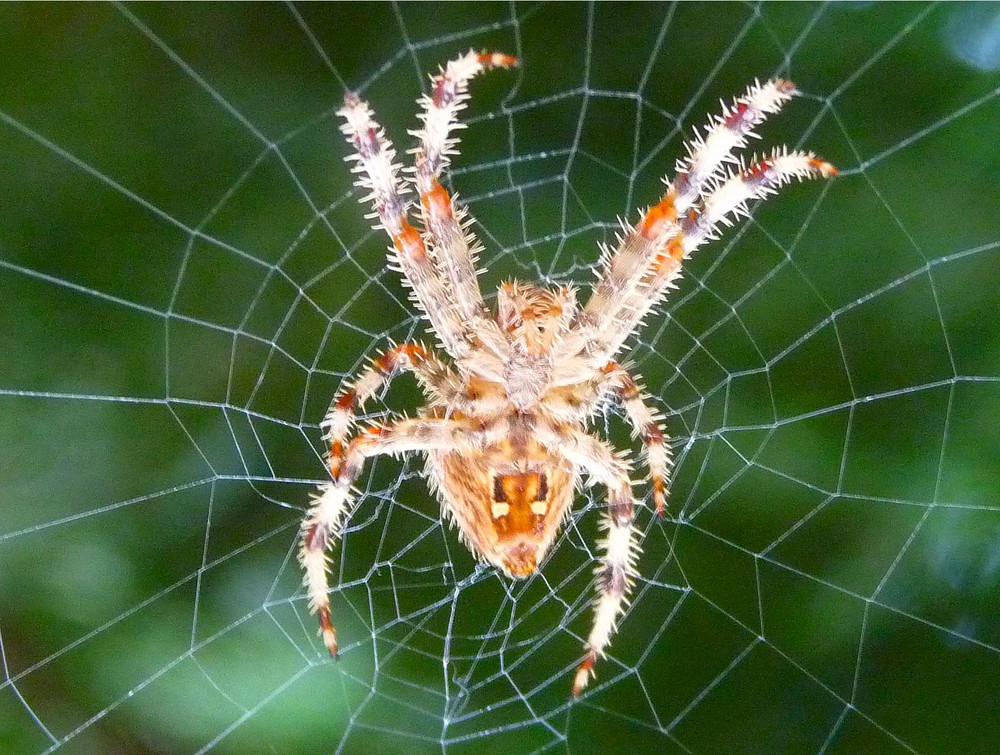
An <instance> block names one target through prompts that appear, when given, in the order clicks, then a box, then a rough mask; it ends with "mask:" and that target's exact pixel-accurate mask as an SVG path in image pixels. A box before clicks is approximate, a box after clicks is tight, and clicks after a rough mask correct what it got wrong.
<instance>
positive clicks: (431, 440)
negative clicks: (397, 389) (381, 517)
mask: <svg viewBox="0 0 1000 755" xmlns="http://www.w3.org/2000/svg"><path fill="white" fill-rule="evenodd" d="M478 442H480V441H479V439H478V434H477V432H476V430H475V429H474V428H471V427H470V426H469V425H468V424H467V423H464V422H460V421H456V420H449V419H400V420H396V421H394V422H390V423H388V424H385V425H372V426H370V427H367V428H365V429H364V430H362V431H361V432H360V433H359V434H358V435H357V436H356V437H355V438H354V439H353V440H352V441H351V442H350V444H349V445H348V447H347V450H346V452H345V453H344V454H343V456H342V458H341V459H340V462H339V463H338V464H337V465H336V470H334V468H333V467H334V465H333V464H332V463H331V469H330V473H331V477H332V479H331V481H330V482H328V483H326V484H325V485H323V486H322V487H321V488H320V492H319V495H317V496H315V497H314V498H313V502H312V505H311V506H310V508H309V512H308V513H307V514H306V516H305V519H304V520H303V522H302V544H301V547H300V549H299V562H300V563H301V565H302V568H303V571H304V572H305V579H304V583H305V586H306V591H307V592H308V595H309V608H310V610H311V611H312V612H314V613H318V614H319V625H320V631H321V633H322V635H323V642H324V643H325V644H326V647H327V650H329V652H330V655H331V656H333V657H336V656H337V651H338V646H337V631H336V629H334V626H333V622H332V620H331V618H330V596H329V583H328V581H327V568H328V559H327V555H326V553H327V550H328V549H329V548H330V546H331V545H332V544H333V541H334V540H335V539H336V538H337V537H338V536H339V535H340V531H341V525H342V524H343V522H344V518H345V516H348V515H349V514H350V511H349V509H350V508H351V507H352V504H353V502H354V497H353V496H352V494H351V485H353V484H354V481H355V480H356V479H357V478H358V475H359V474H361V470H362V468H363V466H364V462H365V459H367V458H368V457H370V456H377V455H382V454H402V453H407V452H410V451H424V452H426V451H432V450H441V451H462V450H471V449H472V448H473V447H475V445H476V444H477V443H478Z"/></svg>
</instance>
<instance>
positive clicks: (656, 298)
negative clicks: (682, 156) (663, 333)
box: [602, 149, 837, 356]
mask: <svg viewBox="0 0 1000 755" xmlns="http://www.w3.org/2000/svg"><path fill="white" fill-rule="evenodd" d="M835 175H837V169H836V168H834V167H833V166H832V165H831V164H830V163H828V162H826V161H824V160H821V159H819V158H817V157H816V156H815V155H814V154H813V153H811V152H801V151H793V152H789V151H787V150H785V149H776V150H774V151H773V152H772V153H771V155H770V156H768V157H763V158H761V159H756V158H754V161H753V162H752V163H751V164H750V165H749V166H746V167H744V164H743V163H742V162H741V163H738V169H737V170H735V171H730V172H728V173H727V174H726V175H725V176H724V177H723V178H722V179H720V180H718V181H715V182H713V183H714V188H713V190H712V192H711V193H710V194H708V195H707V196H706V197H705V199H704V202H703V205H702V208H701V211H700V212H698V211H697V210H691V211H690V212H689V213H688V214H687V215H686V216H685V217H684V219H683V220H681V221H680V222H679V223H678V225H679V230H678V231H677V232H676V235H674V236H672V237H671V238H670V240H669V241H668V242H667V243H666V245H665V246H663V247H661V249H660V250H659V251H658V252H657V254H656V256H655V259H654V260H653V262H652V264H651V265H650V267H649V269H648V270H647V271H646V273H645V275H644V276H643V278H642V281H641V284H640V286H639V287H638V288H637V289H636V290H635V291H633V292H632V294H631V295H630V296H628V297H626V298H625V299H624V300H623V302H622V306H621V309H620V312H619V314H618V316H617V317H616V324H615V329H614V332H613V333H610V334H608V335H610V336H612V337H610V338H606V340H605V343H604V349H605V352H602V353H607V354H608V356H610V355H611V354H613V353H614V352H615V351H617V350H618V348H620V347H621V345H622V343H624V341H625V339H626V338H627V337H628V336H629V334H630V333H632V332H633V331H634V330H635V329H636V328H638V327H639V326H640V325H641V324H642V321H643V319H644V318H645V316H646V315H647V314H648V313H649V312H650V310H651V309H653V308H654V307H655V306H656V305H657V304H658V303H659V302H660V301H661V300H662V299H663V297H664V296H666V294H667V292H668V291H669V289H670V288H672V284H673V282H674V281H675V280H676V279H677V278H678V277H679V276H680V273H681V266H682V264H683V262H684V260H685V259H686V258H687V257H688V255H690V254H691V252H693V251H695V250H696V249H698V248H699V247H700V246H702V245H704V244H705V243H706V242H708V241H711V240H713V239H715V238H717V237H718V236H719V235H720V233H721V230H722V227H723V226H730V225H732V224H733V223H734V222H735V220H736V219H737V218H739V217H741V216H742V217H747V216H749V214H750V211H749V209H748V207H747V203H748V202H750V201H752V200H759V199H766V198H767V197H768V196H770V195H773V194H776V193H777V191H778V189H780V188H781V187H782V186H784V185H785V184H787V183H790V182H791V181H792V180H794V179H798V180H804V179H807V178H830V177H833V176H835Z"/></svg>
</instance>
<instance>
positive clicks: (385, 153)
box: [299, 51, 836, 695]
mask: <svg viewBox="0 0 1000 755" xmlns="http://www.w3.org/2000/svg"><path fill="white" fill-rule="evenodd" d="M516 64H517V60H516V59H515V58H513V57H511V56H509V55H504V54H500V53H476V52H474V51H470V52H468V53H466V54H465V55H461V56H459V57H457V58H455V59H454V60H452V61H451V62H449V63H448V64H447V65H446V66H445V67H444V68H443V69H441V70H440V72H439V73H438V75H436V76H433V77H432V78H431V82H432V85H431V90H430V94H428V95H424V96H422V97H420V99H419V100H418V105H419V106H420V108H421V111H422V112H421V114H420V116H419V118H420V122H421V126H420V128H418V129H417V130H415V131H413V132H411V133H412V135H413V136H414V137H415V138H416V139H417V142H418V144H417V146H416V148H415V149H414V150H413V156H414V165H413V168H412V173H413V175H412V178H410V179H409V181H408V182H409V183H412V184H413V185H414V186H415V188H416V191H417V194H418V195H419V197H420V203H419V205H416V212H417V214H418V216H419V225H420V227H421V230H418V229H417V228H415V227H414V226H413V225H411V224H410V221H409V220H408V218H407V215H408V212H409V211H410V209H411V202H410V201H409V199H408V198H407V193H408V192H409V188H408V186H407V182H404V181H403V180H402V179H401V178H400V176H399V168H400V166H399V165H398V164H397V163H395V162H394V158H395V156H396V151H395V150H394V149H393V147H392V145H391V144H390V142H389V140H388V139H387V138H386V136H385V132H384V130H383V129H382V127H381V126H379V125H378V123H376V122H375V120H373V117H372V111H371V109H370V108H369V107H368V104H367V103H365V102H364V101H363V100H361V99H360V98H359V97H358V96H357V95H355V94H348V95H347V97H346V98H345V100H344V106H343V108H341V109H340V110H339V111H338V114H339V115H340V116H341V117H343V119H344V124H343V126H341V130H342V131H343V133H344V134H345V135H346V137H347V140H348V142H349V144H350V145H351V146H352V147H353V148H354V154H352V155H350V156H349V157H348V158H347V159H348V160H350V161H353V162H355V163H356V165H355V166H354V167H353V168H352V170H353V172H354V173H357V174H358V179H357V186H359V187H360V188H362V189H363V190H364V191H365V196H364V198H363V199H362V201H363V202H367V201H370V202H371V203H372V206H373V208H374V210H375V214H374V215H373V217H376V216H377V218H378V225H377V226H376V227H379V228H382V229H384V230H385V231H386V233H387V234H388V235H389V237H390V239H391V240H392V246H391V247H390V248H389V256H390V260H391V266H392V267H393V268H394V269H396V270H398V271H399V272H400V273H401V274H402V276H403V281H404V282H405V283H406V284H407V285H408V286H409V287H410V288H411V289H412V298H413V300H414V303H415V304H416V306H417V307H419V308H420V309H421V310H422V311H423V313H424V314H425V316H426V317H427V319H428V320H429V321H430V327H431V328H432V329H433V331H434V333H435V334H436V335H437V337H438V338H439V339H440V342H441V347H442V348H443V350H444V351H445V352H446V353H447V355H448V357H449V358H450V359H449V360H448V361H445V360H443V359H442V358H441V357H439V356H438V355H437V354H435V353H434V351H432V350H431V349H429V348H427V347H426V346H424V345H422V344H419V343H404V344H399V345H395V346H392V347H391V348H389V349H388V350H387V351H385V352H384V353H382V354H381V356H379V357H378V358H377V359H375V360H374V361H373V362H372V364H371V365H370V367H368V368H367V369H366V370H365V371H364V372H362V374H361V375H360V376H358V377H357V379H356V380H354V382H353V383H349V384H347V385H346V386H345V387H344V388H343V390H342V391H341V393H340V394H339V396H338V398H337V399H336V400H335V401H334V402H333V405H332V406H331V407H330V410H329V412H328V413H327V415H326V418H325V419H324V420H323V423H322V427H323V429H324V430H325V436H324V437H325V439H326V440H327V441H328V442H329V448H330V451H329V467H330V469H329V471H330V480H329V481H328V482H326V483H324V484H323V485H322V487H321V488H320V492H319V493H318V495H316V496H315V498H314V500H313V501H312V505H311V507H310V508H309V512H308V514H307V515H306V517H305V520H304V522H303V525H302V546H301V551H300V554H299V558H300V561H301V563H302V567H303V569H304V570H305V585H306V587H307V589H308V594H309V605H310V608H311V609H312V610H313V611H315V612H318V613H319V623H320V627H321V632H322V635H323V638H324V641H325V643H326V646H327V648H328V649H329V651H330V653H331V655H334V656H336V655H337V635H336V632H335V631H334V628H333V623H332V621H331V619H330V602H329V595H328V592H329V588H328V585H327V555H326V554H327V549H328V548H329V546H330V544H331V543H332V542H333V540H334V538H336V537H337V535H338V534H339V533H340V530H341V527H342V525H343V523H344V521H345V518H346V517H349V516H350V513H351V511H352V510H353V508H354V498H353V496H352V493H351V486H352V484H353V483H354V481H355V480H356V479H357V477H358V475H359V473H360V472H361V469H362V466H363V464H364V461H365V459H366V458H368V457H370V456H376V455H379V454H401V453H406V452H410V451H417V452H421V453H423V454H425V455H426V457H427V463H426V473H427V477H428V478H429V480H430V487H431V489H432V490H433V491H434V492H435V493H436V494H437V496H438V498H439V499H440V501H441V508H442V510H443V512H444V514H445V515H447V516H449V517H450V518H451V519H452V521H453V522H454V523H456V524H457V525H458V529H459V534H460V536H461V538H462V540H463V542H464V543H465V544H466V545H467V546H468V547H469V549H470V550H471V551H472V552H473V553H474V554H475V555H476V556H478V557H479V558H480V559H483V560H485V561H488V562H490V563H492V564H494V565H496V566H498V567H500V568H501V569H502V570H503V571H504V573H505V574H507V575H508V576H510V577H514V578H524V577H527V576H529V575H530V574H532V573H534V572H535V570H536V569H537V568H538V565H539V563H540V562H541V561H542V559H543V558H544V556H545V554H546V552H547V551H548V549H549V547H550V545H551V544H552V542H553V540H554V538H555V536H556V534H557V533H558V531H559V528H560V526H561V524H562V523H563V522H564V521H565V519H566V518H567V516H568V514H569V511H570V508H571V505H572V501H573V493H574V490H575V488H576V486H577V483H578V482H579V480H580V474H581V472H584V473H586V475H587V476H588V478H589V480H590V481H591V482H597V483H601V484H602V485H604V486H605V487H606V488H607V491H608V505H607V511H606V514H605V519H604V522H603V527H604V530H605V531H606V533H607V534H606V536H605V537H604V538H603V539H602V540H601V541H600V542H599V543H598V545H599V546H600V548H601V550H602V551H603V555H602V559H601V563H600V565H599V566H598V568H597V570H596V574H597V580H596V582H597V593H598V595H597V598H596V601H595V614H594V621H593V626H592V629H591V631H590V635H589V637H588V638H587V640H586V643H585V645H584V656H583V660H582V662H581V663H580V665H579V667H578V669H577V672H576V675H575V678H574V682H573V694H574V695H579V694H580V692H581V690H582V689H583V688H584V687H585V686H586V685H587V683H588V681H589V680H590V678H591V676H592V675H593V668H594V663H595V662H596V660H597V658H598V657H599V656H603V655H604V653H605V651H606V648H607V645H608V641H609V639H610V637H611V635H612V633H613V632H614V629H615V624H616V622H617V620H618V618H619V616H620V615H621V613H622V612H623V611H624V609H625V606H626V597H627V595H628V593H629V590H630V588H631V586H632V583H633V580H634V578H635V576H636V574H637V572H636V559H637V556H638V553H639V545H638V543H637V540H636V529H635V527H634V526H633V523H632V515H633V510H634V508H635V505H636V502H635V500H634V498H633V494H632V482H631V480H630V478H629V473H630V464H629V462H628V460H627V457H626V454H625V453H623V452H620V451H616V450H615V449H614V448H612V447H611V446H610V445H609V444H608V443H607V442H606V441H604V440H603V439H601V438H599V437H596V436H595V435H592V434H590V433H588V432H587V431H586V429H585V428H586V425H587V422H588V420H589V419H590V418H591V417H592V416H593V415H594V414H595V412H596V411H597V409H598V408H599V406H600V405H601V404H602V402H603V401H605V400H608V399H610V398H612V397H613V398H615V399H617V400H618V401H620V402H621V404H622V406H623V408H624V411H625V414H626V416H627V418H628V421H629V422H630V424H631V426H632V429H633V433H634V434H635V435H637V436H639V437H640V438H641V439H642V442H643V446H644V449H645V462H646V465H647V467H648V468H649V473H650V483H651V488H652V498H653V502H654V505H655V508H656V512H657V513H658V514H660V515H662V513H663V511H664V506H665V496H666V493H667V474H668V470H669V468H670V456H669V451H668V449H667V446H666V445H665V443H664V431H663V428H662V426H661V425H660V421H661V417H660V416H658V414H657V413H656V412H655V411H652V410H651V409H650V408H649V407H648V406H647V404H646V398H647V397H646V396H645V394H644V393H643V392H642V391H641V390H640V388H639V385H638V382H637V379H636V377H635V376H633V375H631V374H629V372H627V371H626V370H625V369H624V368H623V367H622V366H621V365H619V364H618V363H617V362H615V361H614V357H615V355H616V353H617V352H618V351H619V350H620V349H621V347H622V345H623V343H624V342H625V340H626V339H627V338H628V337H629V336H630V335H631V334H632V333H633V332H634V331H635V330H636V329H637V328H638V326H639V325H640V324H641V323H642V321H643V318H644V317H645V316H646V314H647V313H649V312H650V310H651V309H653V308H654V307H655V306H656V305H657V304H658V303H659V302H660V301H661V300H662V299H663V297H664V295H665V294H666V292H667V290H668V289H669V288H671V284H672V283H673V281H674V280H675V279H676V278H677V277H678V276H679V274H680V270H681V265H682V263H683V261H684V259H685V257H687V256H688V255H689V254H690V253H691V252H693V251H694V250H695V249H697V248H698V247H700V246H701V245H702V244H704V243H705V242H706V241H709V240H711V239H713V238H715V237H716V236H717V235H718V234H719V231H720V228H721V226H724V225H731V224H732V222H733V221H734V219H736V218H738V217H740V216H745V215H747V214H748V209H747V203H748V202H749V201H750V200H755V199H761V198H763V197H766V196H768V195H769V194H773V193H775V192H776V191H777V189H778V188H779V187H780V186H782V185H783V184H786V183H788V182H789V181H790V180H791V179H793V178H798V179H803V178H810V177H816V176H824V177H829V176H833V175H836V169H835V168H834V167H833V166H832V165H830V164H829V163H827V162H824V161H823V160H820V159H818V158H816V157H815V156H814V155H813V154H812V153H808V152H798V151H789V150H788V149H787V148H785V147H781V148H779V149H776V150H774V151H773V152H772V153H771V154H770V155H768V156H766V157H762V158H760V159H757V158H753V159H752V160H751V162H750V164H749V165H747V164H745V163H744V162H743V161H742V160H737V159H736V158H735V157H734V153H735V152H737V151H738V150H740V149H742V148H743V147H745V146H746V144H747V140H748V139H749V138H750V137H752V136H756V135H755V134H754V132H753V129H754V127H755V126H757V125H758V124H760V123H761V122H762V121H763V120H764V119H765V118H766V117H767V116H768V115H770V114H772V113H775V112H777V111H778V110H779V109H780V108H781V106H782V105H783V104H784V103H785V102H787V101H788V100H789V99H790V98H791V97H792V95H794V94H795V87H794V86H793V85H792V83H791V82H789V81H785V80H782V79H774V80H771V81H767V82H765V83H763V84H760V83H754V84H753V85H751V86H750V87H749V88H748V89H747V90H746V92H745V93H744V94H743V96H741V97H739V98H738V99H736V100H735V102H733V103H732V104H731V105H729V106H725V105H724V106H723V110H722V113H721V115H718V116H716V117H714V118H712V119H711V120H710V121H709V123H708V125H707V126H706V128H705V129H704V130H703V131H702V132H701V133H700V134H696V135H695V137H694V138H693V139H692V140H691V141H689V142H688V143H687V144H686V151H687V156H686V157H684V158H682V159H681V160H679V161H678V162H677V166H676V176H675V177H674V179H673V180H672V181H668V182H666V183H667V190H666V193H665V194H664V195H663V197H662V198H661V199H660V201H659V202H658V203H657V204H655V205H653V206H652V207H650V208H649V209H647V210H646V211H645V212H643V213H642V215H641V217H640V218H639V220H638V221H637V222H636V223H635V224H634V225H629V224H626V223H624V222H623V223H622V230H621V232H620V233H619V234H618V237H617V244H616V246H615V247H614V248H613V249H605V250H604V251H603V254H602V256H601V261H600V264H599V265H598V267H597V282H596V284H595V285H594V287H593V290H592V292H591V294H590V298H589V299H588V300H587V303H586V304H585V305H584V306H582V307H580V306H578V304H577V300H576V292H575V290H574V289H573V288H571V287H568V286H563V287H561V288H558V289H555V290H549V289H547V288H543V287H541V286H537V285H534V284H530V283H519V282H517V281H512V282H509V283H504V284H503V285H502V286H500V290H499V294H498V296H497V312H496V314H494V313H493V312H491V311H490V309H489V308H488V307H487V305H486V304H485V302H484V301H483V296H482V293H481V292H480V290H479V285H478V282H477V279H476V268H475V259H476V255H477V253H478V252H479V251H480V250H481V248H482V247H481V246H480V245H479V242H478V241H476V239H475V237H474V236H473V234H472V232H471V231H470V230H469V225H470V223H471V220H472V219H471V218H470V217H469V215H468V213H467V212H466V210H464V209H462V208H461V207H458V206H456V204H455V203H454V202H453V200H452V198H451V196H449V194H448V192H447V191H446V190H445V189H444V187H442V186H441V184H440V182H439V177H440V176H441V173H442V171H443V170H444V169H445V168H446V167H447V166H448V163H449V157H450V156H451V155H453V154H457V151H458V150H457V149H456V146H457V143H458V139H457V138H456V137H455V136H453V135H452V130H453V129H456V128H459V124H458V122H457V116H458V113H459V111H460V110H462V109H463V108H464V107H465V105H466V101H467V100H468V97H469V94H468V84H469V81H470V79H472V78H473V77H474V76H476V75H477V74H478V73H480V72H481V71H484V70H487V69H490V68H497V67H500V68H507V67H509V66H513V65H516ZM413 204H416V203H413ZM398 370H408V371H410V372H412V373H413V374H414V375H415V376H416V378H417V380H418V381H419V383H420V385H421V386H422V388H423V390H424V392H425V393H426V396H427V403H426V406H425V407H424V408H422V409H421V411H420V412H419V414H418V415H417V416H416V417H415V418H412V419H411V418H400V419H394V420H391V421H388V422H385V423H383V424H373V425H370V426H368V427H365V428H364V429H362V430H361V431H360V432H358V433H357V434H356V435H354V437H353V438H351V439H350V440H349V439H348V438H349V436H350V434H351V429H352V426H353V425H354V422H355V413H356V411H357V410H358V408H359V407H360V406H361V405H362V404H364V402H365V401H367V400H368V399H369V398H371V397H372V396H373V395H374V394H376V393H377V392H378V391H379V390H380V389H381V388H382V387H383V386H384V385H385V384H386V383H387V382H388V381H389V380H390V379H391V378H392V377H393V376H394V375H395V374H396V373H397V371H398Z"/></svg>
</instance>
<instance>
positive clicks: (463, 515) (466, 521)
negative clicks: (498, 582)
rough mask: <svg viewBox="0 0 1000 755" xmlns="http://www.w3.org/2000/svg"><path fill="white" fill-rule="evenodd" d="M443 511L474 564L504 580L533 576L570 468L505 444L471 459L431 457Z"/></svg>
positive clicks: (532, 448)
mask: <svg viewBox="0 0 1000 755" xmlns="http://www.w3.org/2000/svg"><path fill="white" fill-rule="evenodd" d="M427 470H428V474H429V475H430V477H431V479H432V482H433V483H434V488H435V489H436V490H437V491H438V495H439V496H440V497H441V499H442V501H441V503H442V509H443V510H444V511H445V512H446V513H448V514H450V515H451V517H452V519H453V520H454V522H455V523H456V524H457V525H458V528H459V531H460V533H461V536H462V540H463V541H464V542H465V543H466V544H467V545H468V546H469V547H470V548H471V549H472V550H473V551H474V552H475V553H476V555H478V556H479V557H480V558H482V559H484V560H486V561H489V562H490V563H492V564H494V565H496V566H498V567H500V568H501V569H503V571H504V572H505V573H506V574H507V575H508V576H511V577H517V578H523V577H527V576H528V575H530V574H532V573H533V572H534V571H535V570H536V569H537V568H538V564H539V563H540V562H541V561H542V559H543V558H544V557H545V554H546V553H547V552H548V549H549V546H550V545H551V544H552V541H553V540H554V539H555V536H556V534H558V532H559V527H560V525H561V524H562V522H563V519H564V518H565V515H566V513H567V512H568V511H569V507H570V504H571V503H572V500H573V488H574V486H575V482H576V468H575V467H574V466H573V465H572V464H571V463H570V462H569V461H568V460H567V459H565V458H564V457H562V456H560V455H559V454H557V453H553V452H551V451H549V450H548V449H546V448H543V447H542V446H541V445H539V444H538V443H536V442H533V441H531V442H528V443H526V444H523V445H522V444H520V443H517V444H515V443H512V442H511V441H510V439H504V440H503V441H501V442H500V443H496V444H493V445H489V446H486V447H484V448H483V449H482V451H480V452H477V453H475V454H472V455H470V454H465V453H454V452H453V453H443V454H442V453H430V454H428V462H427Z"/></svg>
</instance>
